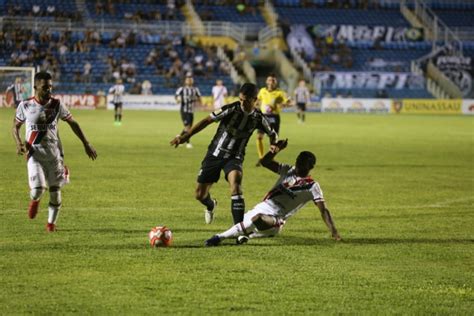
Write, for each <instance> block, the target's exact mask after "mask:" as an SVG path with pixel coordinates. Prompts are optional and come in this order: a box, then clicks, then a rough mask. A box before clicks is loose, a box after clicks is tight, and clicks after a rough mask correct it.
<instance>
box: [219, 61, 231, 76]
mask: <svg viewBox="0 0 474 316" xmlns="http://www.w3.org/2000/svg"><path fill="white" fill-rule="evenodd" d="M219 71H220V72H221V73H223V74H225V75H228V74H230V65H229V64H228V63H227V62H225V61H223V60H221V62H220V63H219Z"/></svg>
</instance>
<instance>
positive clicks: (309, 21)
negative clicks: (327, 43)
mask: <svg viewBox="0 0 474 316" xmlns="http://www.w3.org/2000/svg"><path fill="white" fill-rule="evenodd" d="M276 11H277V13H278V14H279V15H280V17H281V19H282V20H286V21H288V22H289V23H290V24H305V25H314V24H327V25H334V24H336V25H341V24H352V25H371V26H372V25H374V26H375V25H390V26H410V24H409V23H408V22H407V21H406V20H405V18H404V17H403V16H402V14H401V13H400V12H399V11H398V10H377V11H376V10H358V9H326V8H301V7H276Z"/></svg>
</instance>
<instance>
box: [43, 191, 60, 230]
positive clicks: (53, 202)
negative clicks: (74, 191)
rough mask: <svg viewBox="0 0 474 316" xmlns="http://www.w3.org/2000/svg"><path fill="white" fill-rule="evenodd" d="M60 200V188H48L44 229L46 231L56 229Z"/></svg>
mask: <svg viewBox="0 0 474 316" xmlns="http://www.w3.org/2000/svg"><path fill="white" fill-rule="evenodd" d="M61 202H62V199H61V190H60V188H59V187H51V188H49V206H48V223H47V224H46V230H47V231H48V232H54V231H56V222H57V220H58V215H59V210H60V209H61Z"/></svg>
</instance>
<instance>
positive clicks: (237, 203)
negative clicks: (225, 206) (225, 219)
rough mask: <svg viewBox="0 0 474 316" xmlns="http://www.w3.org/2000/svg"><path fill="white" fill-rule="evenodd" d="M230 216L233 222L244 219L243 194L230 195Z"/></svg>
mask: <svg viewBox="0 0 474 316" xmlns="http://www.w3.org/2000/svg"><path fill="white" fill-rule="evenodd" d="M231 199H232V217H233V218H234V224H237V223H240V222H241V221H243V220H244V213H245V200H244V196H243V195H232V197H231Z"/></svg>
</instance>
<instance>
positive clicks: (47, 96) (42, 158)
mask: <svg viewBox="0 0 474 316" xmlns="http://www.w3.org/2000/svg"><path fill="white" fill-rule="evenodd" d="M34 88H35V96H34V97H33V98H30V99H27V100H25V101H22V102H21V103H20V104H19V105H18V108H17V110H16V115H15V119H14V120H13V131H12V132H13V138H14V139H15V143H16V149H17V154H19V155H24V154H26V155H27V156H26V159H27V166H28V182H29V186H30V197H31V202H30V205H29V208H28V215H29V217H30V218H31V219H33V218H35V217H36V214H37V213H38V208H39V202H40V199H41V197H42V195H43V193H44V192H45V190H46V189H47V188H49V195H50V199H49V207H48V210H49V215H48V223H47V225H46V229H47V231H51V232H53V231H55V230H56V221H57V219H58V214H59V210H60V208H61V187H62V186H63V184H64V181H65V178H64V165H63V159H62V157H61V149H60V142H59V138H58V123H59V119H61V120H63V121H65V122H67V123H68V124H69V126H70V127H71V129H72V130H73V132H74V134H76V136H77V137H78V138H79V139H80V140H81V141H82V143H83V144H84V149H85V151H86V154H87V155H88V156H89V157H90V158H91V159H92V160H95V159H96V158H97V153H96V151H95V149H94V148H93V147H92V146H91V145H90V144H89V142H88V141H87V139H86V137H85V136H84V133H83V132H82V130H81V128H80V126H79V124H78V123H77V122H76V121H75V120H74V119H73V118H72V115H71V113H70V112H69V110H68V109H67V108H66V107H65V106H64V105H63V104H61V103H60V101H59V100H57V99H54V98H52V97H51V91H52V88H53V85H52V77H51V75H50V74H49V73H47V72H39V73H37V74H36V75H35V78H34ZM23 124H26V137H25V142H23V141H22V140H21V137H20V129H21V126H22V125H23Z"/></svg>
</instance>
